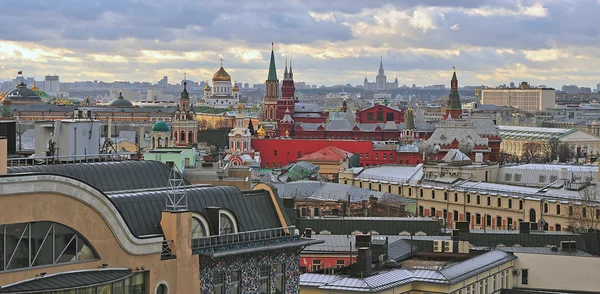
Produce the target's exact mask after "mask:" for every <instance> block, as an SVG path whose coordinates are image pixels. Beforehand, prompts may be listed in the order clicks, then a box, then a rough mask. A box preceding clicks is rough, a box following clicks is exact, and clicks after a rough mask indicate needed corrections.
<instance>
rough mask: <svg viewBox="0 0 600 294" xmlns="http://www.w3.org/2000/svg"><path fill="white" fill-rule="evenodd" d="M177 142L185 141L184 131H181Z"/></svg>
mask: <svg viewBox="0 0 600 294" xmlns="http://www.w3.org/2000/svg"><path fill="white" fill-rule="evenodd" d="M179 141H180V142H183V141H185V132H184V131H181V135H180V136H179Z"/></svg>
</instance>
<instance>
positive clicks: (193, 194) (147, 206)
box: [108, 186, 289, 237]
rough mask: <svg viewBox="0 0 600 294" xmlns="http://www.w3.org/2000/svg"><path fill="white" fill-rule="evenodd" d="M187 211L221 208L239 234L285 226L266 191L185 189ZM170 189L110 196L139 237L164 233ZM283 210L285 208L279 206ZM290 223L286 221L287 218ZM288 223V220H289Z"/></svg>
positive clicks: (195, 187) (203, 213) (221, 188)
mask: <svg viewBox="0 0 600 294" xmlns="http://www.w3.org/2000/svg"><path fill="white" fill-rule="evenodd" d="M181 191H184V192H185V193H186V195H187V201H188V208H189V210H190V211H192V212H196V213H199V214H201V215H202V216H204V217H207V214H206V212H207V208H208V207H221V208H224V209H227V210H228V211H230V212H231V213H232V214H233V215H234V216H235V218H236V221H237V224H238V231H240V232H243V231H253V230H263V229H270V228H278V227H282V225H283V224H281V222H280V221H279V217H278V215H277V212H276V208H275V206H274V205H273V203H272V200H271V196H270V194H269V193H268V192H267V191H263V190H259V191H244V192H242V191H240V190H239V189H238V188H236V187H228V186H219V187H198V186H190V187H184V188H182V190H181ZM168 193H169V190H168V189H160V190H152V191H132V192H123V193H115V194H109V195H108V197H109V198H110V199H111V201H112V202H113V203H114V205H115V206H116V207H117V209H118V210H119V212H120V213H121V215H122V216H123V219H124V220H125V222H126V223H127V226H128V227H129V229H130V230H131V232H132V233H133V234H134V235H136V236H138V237H139V236H147V235H154V234H162V230H161V227H160V220H161V212H162V211H163V210H164V209H165V199H166V197H167V194H168ZM279 205H280V207H281V209H282V210H283V205H282V204H281V203H279ZM286 221H287V218H286ZM288 224H289V221H288Z"/></svg>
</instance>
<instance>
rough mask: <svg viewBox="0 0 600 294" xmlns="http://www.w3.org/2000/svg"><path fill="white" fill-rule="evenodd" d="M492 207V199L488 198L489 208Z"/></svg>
mask: <svg viewBox="0 0 600 294" xmlns="http://www.w3.org/2000/svg"><path fill="white" fill-rule="evenodd" d="M491 205H492V197H490V196H488V197H487V206H491Z"/></svg>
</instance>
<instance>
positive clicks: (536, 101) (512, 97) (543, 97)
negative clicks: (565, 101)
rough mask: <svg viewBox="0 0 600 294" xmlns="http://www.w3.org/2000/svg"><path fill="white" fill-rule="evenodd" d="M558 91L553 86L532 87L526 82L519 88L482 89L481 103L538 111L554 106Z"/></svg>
mask: <svg viewBox="0 0 600 294" xmlns="http://www.w3.org/2000/svg"><path fill="white" fill-rule="evenodd" d="M555 102H556V92H555V91H554V89H551V88H531V87H529V84H528V83H526V82H523V83H521V86H520V87H519V88H493V89H481V104H492V105H498V106H512V107H514V108H517V109H519V110H521V111H525V112H536V111H541V110H545V109H547V108H550V107H553V106H554V105H555Z"/></svg>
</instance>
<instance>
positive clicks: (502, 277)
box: [498, 271, 504, 288]
mask: <svg viewBox="0 0 600 294" xmlns="http://www.w3.org/2000/svg"><path fill="white" fill-rule="evenodd" d="M498 286H499V287H498V288H502V287H504V271H501V272H500V285H498Z"/></svg>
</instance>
